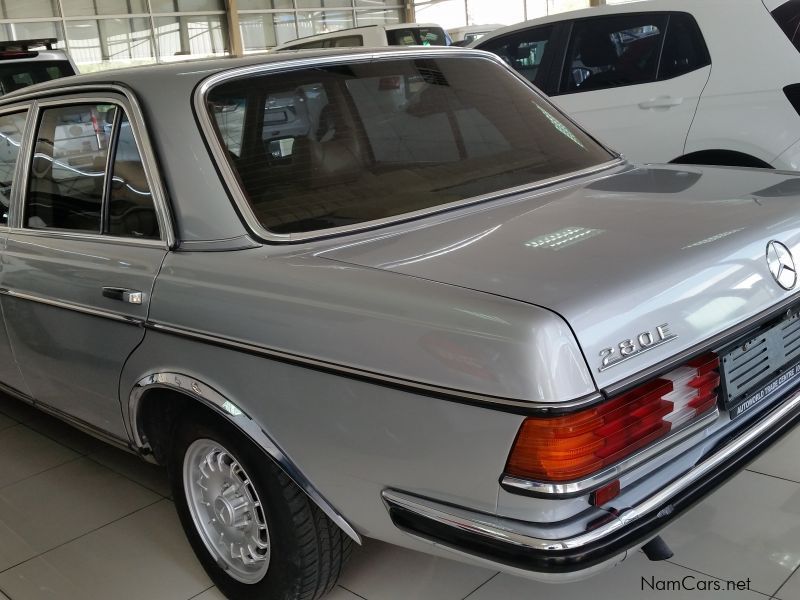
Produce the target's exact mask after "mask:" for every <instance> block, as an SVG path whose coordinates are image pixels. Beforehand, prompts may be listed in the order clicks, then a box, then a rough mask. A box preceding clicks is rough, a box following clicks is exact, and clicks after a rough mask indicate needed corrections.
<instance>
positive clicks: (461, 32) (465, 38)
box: [447, 25, 502, 46]
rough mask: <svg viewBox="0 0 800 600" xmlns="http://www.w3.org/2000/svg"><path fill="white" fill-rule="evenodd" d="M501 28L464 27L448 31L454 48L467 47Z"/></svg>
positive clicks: (496, 26) (483, 26) (488, 26)
mask: <svg viewBox="0 0 800 600" xmlns="http://www.w3.org/2000/svg"><path fill="white" fill-rule="evenodd" d="M500 27H502V25H466V26H464V27H456V28H454V29H448V30H447V35H449V36H450V39H451V40H452V41H453V45H454V46H467V45H469V44H471V43H472V42H474V41H475V40H479V39H480V38H482V37H483V36H485V35H486V34H487V33H491V32H492V31H494V30H495V29H499V28H500Z"/></svg>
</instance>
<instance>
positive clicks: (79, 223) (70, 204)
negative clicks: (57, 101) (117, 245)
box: [25, 105, 116, 233]
mask: <svg viewBox="0 0 800 600" xmlns="http://www.w3.org/2000/svg"><path fill="white" fill-rule="evenodd" d="M104 109H105V110H104ZM115 111H116V108H115V107H113V106H112V107H104V106H102V105H80V106H61V107H57V108H48V109H45V110H44V111H42V117H41V120H40V122H39V129H38V131H37V134H36V150H35V153H34V156H33V161H32V163H31V174H30V188H29V193H28V201H27V208H26V215H25V219H26V224H27V225H28V226H29V227H32V228H35V229H39V228H50V227H52V228H57V229H68V230H72V231H87V232H92V233H100V215H101V212H102V203H103V191H104V186H105V170H106V162H107V160H108V149H109V148H108V147H109V140H110V136H109V132H110V130H111V128H110V127H108V128H106V127H105V126H103V127H101V124H106V123H111V122H113V119H114V112H115ZM109 113H110V114H109Z"/></svg>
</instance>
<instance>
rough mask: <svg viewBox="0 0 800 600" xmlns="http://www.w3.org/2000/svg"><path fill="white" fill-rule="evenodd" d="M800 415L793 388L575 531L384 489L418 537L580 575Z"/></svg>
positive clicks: (398, 520) (517, 565) (393, 512)
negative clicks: (648, 491)
mask: <svg viewBox="0 0 800 600" xmlns="http://www.w3.org/2000/svg"><path fill="white" fill-rule="evenodd" d="M798 421H800V391H797V390H795V391H793V392H791V393H790V394H789V396H788V397H787V398H786V399H785V400H783V401H782V402H779V403H778V404H776V406H775V407H774V408H772V409H771V410H769V411H768V412H765V413H764V414H763V415H759V417H758V418H756V419H755V421H753V422H750V423H748V424H747V425H748V426H747V427H746V428H742V429H739V430H732V431H731V433H729V434H728V435H727V436H726V437H723V438H722V440H721V441H719V442H718V443H717V444H716V446H715V447H714V448H713V449H712V450H711V451H710V452H708V453H706V455H705V456H704V457H703V458H702V459H701V460H700V461H698V462H697V464H695V466H694V467H693V468H692V469H690V470H689V471H687V472H686V473H684V474H683V475H681V476H679V477H677V478H676V479H674V480H673V481H671V482H670V483H668V484H667V485H665V486H664V487H662V488H661V489H659V490H658V491H657V492H655V493H653V494H652V495H650V496H648V497H647V498H644V499H643V500H642V501H640V502H639V503H637V504H636V505H634V506H631V507H629V508H626V509H624V510H621V511H620V512H618V513H612V512H606V517H601V518H599V519H597V520H595V521H593V522H592V523H591V526H590V528H588V529H587V530H586V531H585V532H584V533H582V534H580V535H577V536H574V537H569V538H563V539H545V538H543V537H541V535H538V536H537V535H536V533H538V532H541V525H542V524H541V523H536V524H534V523H527V522H525V521H519V520H514V519H508V518H504V517H499V516H497V515H490V514H486V513H478V512H475V511H471V510H468V509H464V508H460V507H457V506H452V505H448V504H442V503H439V502H436V501H433V500H429V499H426V498H421V497H418V496H414V495H411V494H407V493H404V492H401V491H398V490H392V489H387V490H384V492H383V499H384V502H385V504H386V506H387V508H388V510H389V514H390V516H391V518H392V521H393V522H394V524H395V525H396V526H397V527H399V528H400V529H402V530H404V531H406V532H408V533H410V534H412V535H414V536H415V537H418V538H421V539H424V540H427V541H429V542H432V543H435V544H438V545H440V546H444V547H447V548H450V549H452V550H455V551H456V552H458V553H462V554H467V555H469V556H474V557H476V558H478V559H480V560H481V562H486V561H488V562H491V563H493V564H494V565H495V566H497V568H499V569H503V568H506V570H512V571H519V570H522V571H526V572H530V573H531V575H532V576H533V577H534V578H539V577H536V575H535V573H541V574H543V575H544V574H546V576H545V577H542V579H546V580H550V581H559V580H563V581H570V580H574V579H580V578H581V577H580V572H582V571H587V572H589V571H596V567H597V566H598V565H601V564H609V565H613V564H615V563H616V562H619V561H618V560H614V558H615V557H619V556H620V555H624V554H625V553H626V551H627V550H629V549H631V548H636V547H639V546H641V545H642V544H643V543H645V542H646V541H648V540H649V539H651V538H653V537H654V536H656V535H657V534H658V532H659V531H660V530H661V529H662V528H663V527H665V526H666V525H667V524H668V523H669V522H670V521H672V520H673V519H675V518H676V517H677V516H679V515H680V514H682V513H683V512H684V511H686V510H687V509H689V508H690V507H692V506H693V505H694V504H695V503H697V502H699V501H700V500H702V499H703V498H704V497H706V496H707V495H708V494H710V493H711V492H712V491H714V490H715V489H716V488H717V487H719V486H720V485H722V484H723V483H725V482H726V481H727V480H728V479H730V478H731V477H733V476H734V475H735V474H736V473H737V472H738V471H739V470H740V469H742V468H743V467H744V466H745V465H746V464H747V463H749V462H750V461H751V460H753V459H754V458H755V457H756V456H758V455H759V454H761V453H762V452H764V451H765V450H766V449H767V448H768V447H769V446H770V445H771V444H772V443H774V442H775V441H776V440H777V439H778V438H780V437H781V436H782V435H783V434H784V433H786V432H788V431H789V430H791V429H792V428H793V427H794V426H795V424H797V422H798ZM623 557H624V556H623ZM587 574H588V573H587ZM576 575H577V577H576Z"/></svg>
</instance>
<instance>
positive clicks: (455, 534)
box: [389, 409, 800, 573]
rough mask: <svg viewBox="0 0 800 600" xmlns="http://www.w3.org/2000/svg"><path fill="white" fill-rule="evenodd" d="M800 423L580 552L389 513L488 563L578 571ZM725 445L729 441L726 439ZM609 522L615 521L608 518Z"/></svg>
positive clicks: (688, 503)
mask: <svg viewBox="0 0 800 600" xmlns="http://www.w3.org/2000/svg"><path fill="white" fill-rule="evenodd" d="M798 422H800V409H798V411H797V412H795V414H793V415H792V417H791V418H790V419H787V420H785V421H783V422H782V423H780V425H779V426H777V427H776V428H774V429H773V430H771V431H770V432H769V434H768V435H766V436H764V437H762V438H761V439H759V440H758V441H757V442H756V443H754V444H752V445H751V446H748V448H747V451H746V452H743V453H740V454H738V455H736V456H735V457H733V458H732V459H731V460H730V461H728V462H727V463H725V464H724V465H723V466H722V467H720V469H718V470H717V471H716V472H714V474H713V475H712V476H711V477H709V478H708V479H707V480H705V481H704V482H702V484H701V485H699V486H696V487H694V488H689V489H687V490H685V491H683V492H681V493H680V494H677V495H676V496H675V497H673V498H672V499H671V500H670V501H669V502H667V503H666V504H664V505H663V506H661V507H660V508H659V509H658V510H653V511H652V512H650V513H649V514H648V515H645V516H643V517H641V518H640V519H637V520H636V521H634V522H632V523H631V524H630V525H629V526H627V527H624V528H622V529H620V530H617V531H616V532H614V533H613V534H612V535H611V536H609V537H607V538H605V539H602V540H599V541H597V542H594V543H592V544H588V545H586V546H584V547H581V548H575V549H569V550H549V551H542V550H531V549H529V548H528V549H526V548H522V547H520V546H517V545H515V544H510V543H506V542H501V541H497V540H493V539H489V538H486V537H483V536H481V535H476V534H472V533H468V532H464V531H463V530H460V529H456V528H454V527H451V526H448V525H445V524H442V523H439V522H438V521H433V520H431V519H428V518H426V517H423V516H420V515H418V514H417V513H414V512H411V511H409V510H406V509H404V508H400V507H398V506H396V505H391V504H390V506H389V514H390V515H391V518H392V521H393V522H394V524H395V525H396V526H397V527H398V528H400V529H402V530H403V531H406V532H408V533H412V534H414V535H417V536H419V537H422V538H425V539H428V540H430V541H433V542H436V543H438V544H441V545H443V546H448V547H451V548H454V549H456V550H460V551H462V552H466V553H467V554H471V555H474V556H478V557H481V558H484V559H487V560H490V561H492V562H496V563H500V564H503V565H507V566H509V567H515V568H517V569H523V570H526V571H535V572H536V571H538V572H549V573H572V572H575V571H581V570H583V569H587V568H590V567H592V566H595V565H597V564H600V563H602V562H605V561H607V560H609V559H611V558H613V557H615V556H617V555H619V554H621V553H622V552H624V551H626V550H627V549H629V548H632V547H633V546H636V545H638V544H641V543H643V542H646V541H648V540H649V539H651V538H652V537H654V536H655V535H657V534H658V532H659V531H660V530H661V529H662V528H664V527H665V526H666V525H667V524H669V523H670V522H672V521H673V520H675V519H676V518H677V517H679V516H680V515H682V514H683V513H684V512H686V511H687V510H689V509H690V508H692V507H693V506H694V505H695V504H697V503H698V502H700V501H701V500H703V499H704V498H705V497H706V496H708V495H709V494H711V493H712V492H713V491H714V490H716V489H717V488H718V487H720V486H721V485H723V484H724V483H726V482H727V481H728V480H729V479H731V478H732V477H733V476H734V475H736V474H737V473H738V472H739V471H740V470H741V469H742V468H743V467H744V466H745V465H746V464H747V463H749V462H750V461H751V460H753V459H754V458H755V457H756V456H757V455H759V454H761V453H762V452H764V451H765V450H767V448H769V446H771V445H772V444H773V443H775V442H776V441H778V440H779V439H780V438H781V437H782V436H783V435H784V434H786V433H787V432H789V431H790V430H791V429H793V427H794V426H795V425H796V424H797V423H798ZM726 441H730V439H729V440H726ZM712 453H713V451H712ZM608 518H609V519H614V518H616V517H615V516H614V515H613V514H611V513H609V516H608ZM603 522H606V520H605V519H604V520H601V521H600V522H598V523H595V527H597V526H600V525H602V523H603Z"/></svg>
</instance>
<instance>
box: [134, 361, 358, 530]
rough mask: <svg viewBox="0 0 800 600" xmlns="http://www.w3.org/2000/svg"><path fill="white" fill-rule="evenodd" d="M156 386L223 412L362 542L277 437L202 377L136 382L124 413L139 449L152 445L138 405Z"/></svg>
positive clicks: (162, 376)
mask: <svg viewBox="0 0 800 600" xmlns="http://www.w3.org/2000/svg"><path fill="white" fill-rule="evenodd" d="M154 388H163V389H171V390H177V391H179V392H181V393H183V394H186V395H187V396H190V397H192V398H194V399H195V400H197V401H199V402H201V403H202V404H204V405H205V406H208V407H209V408H212V409H213V410H214V411H216V412H217V413H218V414H220V415H222V416H223V417H224V418H225V419H227V420H228V421H229V422H230V423H231V424H232V425H233V426H234V427H236V428H237V429H239V430H241V431H242V432H243V433H244V434H245V435H247V436H248V437H249V438H250V439H251V440H252V441H253V442H254V443H255V444H256V445H258V446H259V447H260V448H261V449H262V450H264V452H266V453H267V454H268V455H269V456H270V457H272V459H273V460H274V461H275V462H276V463H277V464H278V466H279V467H280V468H281V469H282V470H283V472H284V473H286V475H287V476H288V477H290V478H291V479H292V481H294V482H295V483H296V484H297V486H298V487H299V488H300V489H302V490H303V491H304V492H305V493H306V494H307V495H308V497H309V498H310V499H311V500H312V502H314V503H315V504H316V505H317V506H319V508H320V509H321V510H322V511H323V512H324V513H325V514H326V515H327V516H328V517H329V518H330V519H331V520H332V521H333V522H334V523H336V525H338V526H339V527H340V528H341V529H342V531H344V532H345V533H346V534H347V535H348V536H349V537H350V538H352V540H353V541H354V542H356V543H357V544H359V545H361V536H360V535H359V534H358V532H357V531H356V530H355V528H354V527H353V526H352V525H351V524H350V523H349V522H348V521H347V519H345V517H344V516H343V515H342V513H340V512H339V511H338V510H337V509H336V508H335V507H334V506H333V505H332V504H331V503H330V502H329V501H328V500H327V499H326V498H325V497H324V496H323V495H322V494H321V493H320V491H319V490H318V489H317V488H316V487H315V486H314V484H313V483H311V481H310V480H309V479H308V478H307V477H306V476H305V475H304V474H303V472H302V471H301V470H300V469H299V468H298V467H297V465H295V464H294V462H292V460H291V459H290V458H289V456H288V455H287V454H286V452H284V451H283V449H282V448H281V447H280V446H279V445H278V444H277V443H276V442H275V440H273V439H272V437H270V435H269V434H268V433H267V432H266V431H264V429H263V428H262V427H261V426H260V425H259V424H258V423H256V422H255V421H254V420H253V419H252V417H250V416H249V415H248V414H247V413H246V412H244V411H243V410H241V408H239V407H238V406H237V404H236V403H234V402H232V401H231V400H229V399H228V398H226V397H225V396H224V395H222V394H221V393H220V392H218V391H217V390H215V389H214V388H213V387H212V386H210V385H208V384H206V383H205V382H203V381H200V380H199V379H196V378H194V377H191V376H189V375H185V374H182V373H174V372H158V373H151V374H150V375H147V376H145V377H143V378H141V379H140V380H139V381H137V382H136V384H135V385H134V387H133V389H132V390H131V392H130V395H129V397H128V407H127V408H128V410H127V411H123V412H124V417H125V418H126V419H127V425H128V428H129V430H130V433H131V437H132V439H133V442H134V445H135V446H136V447H137V448H138V449H139V450H147V449H148V448H149V446H148V445H147V443H146V441H145V440H144V439H143V438H142V436H141V432H140V431H139V420H138V419H139V405H140V403H141V399H142V396H144V394H145V392H147V391H148V390H151V389H154Z"/></svg>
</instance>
